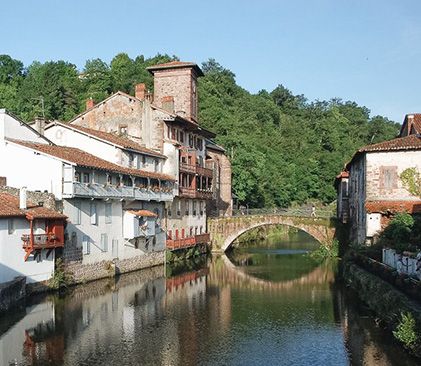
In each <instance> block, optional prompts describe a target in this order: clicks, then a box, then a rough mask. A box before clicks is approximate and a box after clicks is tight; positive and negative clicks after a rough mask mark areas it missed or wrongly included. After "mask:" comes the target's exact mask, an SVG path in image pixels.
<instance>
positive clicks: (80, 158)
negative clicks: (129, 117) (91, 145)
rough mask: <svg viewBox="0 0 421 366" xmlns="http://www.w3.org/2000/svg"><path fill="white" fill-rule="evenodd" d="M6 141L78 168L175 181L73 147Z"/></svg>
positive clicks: (163, 175) (167, 176)
mask: <svg viewBox="0 0 421 366" xmlns="http://www.w3.org/2000/svg"><path fill="white" fill-rule="evenodd" d="M7 141H9V142H12V143H15V144H17V145H20V146H23V147H25V148H28V149H31V150H34V151H37V152H40V153H43V154H45V155H48V156H51V157H54V158H58V159H60V160H62V161H64V162H67V163H69V164H74V165H77V166H80V167H85V168H93V169H98V170H104V171H109V172H114V173H122V174H126V175H131V176H136V177H142V178H145V177H146V178H154V179H162V180H168V181H175V179H174V178H173V177H171V176H170V175H167V174H163V173H155V172H148V171H144V170H140V169H133V168H124V167H121V166H119V165H117V164H113V163H110V162H108V161H106V160H103V159H101V158H99V157H97V156H95V155H92V154H89V153H87V152H85V151H82V150H80V149H78V148H75V147H67V146H50V145H43V144H36V143H33V142H28V141H19V140H12V139H7Z"/></svg>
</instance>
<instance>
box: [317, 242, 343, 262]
mask: <svg viewBox="0 0 421 366" xmlns="http://www.w3.org/2000/svg"><path fill="white" fill-rule="evenodd" d="M338 255H339V240H338V239H336V238H335V239H333V240H332V242H331V243H330V245H325V244H322V243H320V245H319V247H318V248H317V250H315V251H314V252H311V253H310V257H311V258H313V259H314V260H317V261H323V260H325V259H327V258H336V257H338Z"/></svg>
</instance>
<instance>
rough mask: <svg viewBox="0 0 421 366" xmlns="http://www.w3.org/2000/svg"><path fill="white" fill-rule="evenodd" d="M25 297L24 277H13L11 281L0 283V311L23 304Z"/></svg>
mask: <svg viewBox="0 0 421 366" xmlns="http://www.w3.org/2000/svg"><path fill="white" fill-rule="evenodd" d="M25 297H26V277H24V276H20V277H15V278H14V279H13V280H12V281H9V282H5V283H2V284H0V313H2V312H5V311H7V310H9V309H12V308H17V307H19V306H21V305H23V303H24V302H25Z"/></svg>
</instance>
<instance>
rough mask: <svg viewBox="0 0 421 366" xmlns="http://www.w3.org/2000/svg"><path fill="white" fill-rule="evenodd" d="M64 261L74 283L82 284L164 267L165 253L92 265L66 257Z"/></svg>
mask: <svg viewBox="0 0 421 366" xmlns="http://www.w3.org/2000/svg"><path fill="white" fill-rule="evenodd" d="M64 260H65V261H64V263H65V268H66V271H68V272H69V273H70V274H71V275H72V277H73V280H74V282H75V283H81V282H86V281H93V280H97V279H101V278H107V277H114V276H115V275H118V274H121V273H127V272H132V271H136V270H139V269H145V268H150V267H154V266H159V265H163V264H164V263H165V252H154V253H148V254H141V255H138V256H137V257H133V258H130V259H124V260H119V259H114V260H113V261H101V262H97V263H90V264H82V262H81V261H69V260H67V258H66V257H64Z"/></svg>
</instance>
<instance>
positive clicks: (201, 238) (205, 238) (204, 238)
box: [196, 233, 210, 244]
mask: <svg viewBox="0 0 421 366" xmlns="http://www.w3.org/2000/svg"><path fill="white" fill-rule="evenodd" d="M209 242H210V234H209V233H205V234H200V235H196V244H207V243H209Z"/></svg>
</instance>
